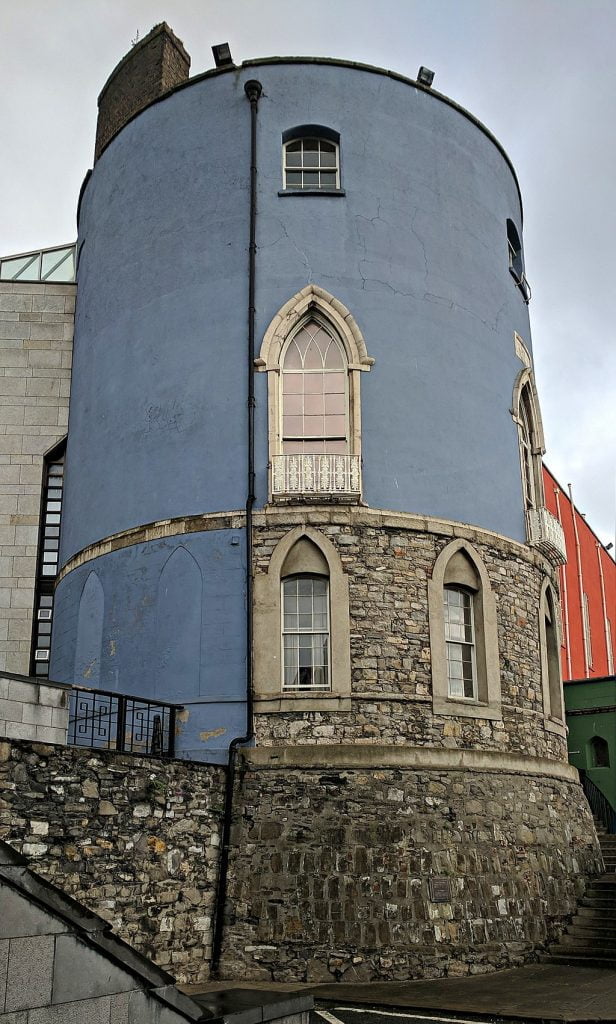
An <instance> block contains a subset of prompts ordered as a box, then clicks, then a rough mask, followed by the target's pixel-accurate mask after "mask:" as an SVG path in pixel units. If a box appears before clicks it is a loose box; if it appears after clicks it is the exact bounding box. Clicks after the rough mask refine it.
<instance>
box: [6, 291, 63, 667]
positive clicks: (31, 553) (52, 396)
mask: <svg viewBox="0 0 616 1024" xmlns="http://www.w3.org/2000/svg"><path fill="white" fill-rule="evenodd" d="M75 287H76V286H75V285H74V284H37V283H33V284H20V283H18V282H12V281H2V282H0V670H1V669H5V670H6V671H7V672H21V673H27V672H28V669H29V664H30V643H31V636H32V606H33V601H34V578H35V573H36V555H37V543H38V530H39V513H40V507H41V486H42V481H43V455H44V453H45V452H46V451H48V450H49V449H50V448H51V447H53V445H55V444H57V443H58V441H60V440H61V438H62V437H63V436H64V435H65V433H66V425H67V422H68V399H69V390H70V377H71V353H72V343H73V320H74V309H75Z"/></svg>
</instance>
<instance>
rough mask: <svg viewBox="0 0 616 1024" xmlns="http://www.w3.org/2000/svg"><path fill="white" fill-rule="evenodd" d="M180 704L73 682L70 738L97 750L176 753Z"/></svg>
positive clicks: (72, 742)
mask: <svg viewBox="0 0 616 1024" xmlns="http://www.w3.org/2000/svg"><path fill="white" fill-rule="evenodd" d="M178 709H179V706H178V705H177V704H163V703H162V702H160V701H156V700H144V699H143V698H142V697H131V696H128V695H127V694H124V693H113V692H110V691H109V690H89V689H87V688H86V687H81V686H73V687H72V689H71V702H70V712H69V720H68V742H69V743H70V744H73V745H74V746H77V747H92V748H93V749H95V750H117V751H120V752H122V751H124V752H128V753H130V754H141V755H142V756H146V757H173V756H174V753H175V717H176V711H177V710H178Z"/></svg>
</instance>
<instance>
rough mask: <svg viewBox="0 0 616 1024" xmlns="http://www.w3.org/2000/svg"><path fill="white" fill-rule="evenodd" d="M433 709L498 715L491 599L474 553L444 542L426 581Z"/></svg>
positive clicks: (456, 542)
mask: <svg viewBox="0 0 616 1024" xmlns="http://www.w3.org/2000/svg"><path fill="white" fill-rule="evenodd" d="M428 614H429V619H430V653H431V662H432V705H433V709H434V712H435V714H439V715H456V716H463V717H471V718H500V717H501V692H500V671H499V659H498V636H497V624H496V602H495V599H494V593H493V591H492V588H491V586H490V579H489V576H488V573H487V571H486V568H485V565H484V564H483V561H482V560H481V557H480V555H479V553H478V552H477V551H476V550H475V548H473V547H472V546H471V545H470V544H468V543H467V542H466V541H463V540H454V541H451V543H449V544H447V545H446V547H445V548H443V550H442V551H441V553H440V555H439V556H438V558H437V559H436V562H435V563H434V568H433V570H432V579H431V580H430V581H429V582H428Z"/></svg>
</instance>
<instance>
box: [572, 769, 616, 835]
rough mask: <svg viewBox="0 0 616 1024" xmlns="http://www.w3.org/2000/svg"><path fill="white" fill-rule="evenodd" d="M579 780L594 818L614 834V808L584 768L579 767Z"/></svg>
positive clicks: (615, 823) (615, 826) (615, 828)
mask: <svg viewBox="0 0 616 1024" xmlns="http://www.w3.org/2000/svg"><path fill="white" fill-rule="evenodd" d="M579 771H580V782H581V783H582V789H583V790H584V793H585V795H586V799H587V800H588V803H589V804H590V809H591V811H592V813H593V815H594V817H595V818H598V819H599V821H601V822H602V823H603V826H604V828H605V831H606V832H607V833H608V835H611V836H613V835H616V810H615V809H614V808H613V807H612V805H611V803H610V802H609V800H608V798H607V797H606V796H605V794H604V793H602V792H601V790H600V789H599V787H598V786H596V785H595V783H594V782H593V781H592V779H590V778H589V777H588V774H587V772H586V771H585V770H584V768H580V770H579Z"/></svg>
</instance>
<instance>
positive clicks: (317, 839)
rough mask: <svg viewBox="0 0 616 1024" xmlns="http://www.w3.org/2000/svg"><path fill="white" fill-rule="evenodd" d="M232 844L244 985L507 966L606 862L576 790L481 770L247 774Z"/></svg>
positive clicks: (232, 945) (232, 967)
mask: <svg viewBox="0 0 616 1024" xmlns="http://www.w3.org/2000/svg"><path fill="white" fill-rule="evenodd" d="M240 808H241V810H240ZM232 850H233V854H232V860H231V875H230V877H231V880H232V883H231V890H230V901H229V908H228V909H229V917H228V921H227V926H226V929H225V936H226V939H225V948H224V953H223V960H222V973H223V976H224V977H233V978H246V979H248V980H250V979H252V980H270V979H271V980H275V981H332V980H344V981H345V982H348V981H370V980H373V979H383V980H404V979H408V978H412V977H440V976H444V975H447V976H460V975H467V974H477V973H482V972H486V971H491V970H495V969H497V968H502V967H511V966H514V965H516V964H519V963H522V962H523V961H524V960H528V959H529V958H530V959H532V958H533V955H534V951H535V950H536V949H537V948H540V947H541V946H542V945H543V944H544V943H545V942H546V940H548V939H551V937H552V936H553V935H554V934H556V933H557V932H558V931H559V930H561V928H562V926H563V924H564V922H565V920H566V918H567V917H568V915H570V914H571V913H572V912H573V909H574V906H575V903H576V900H577V899H578V897H579V896H581V895H582V893H583V891H584V886H585V881H586V878H587V877H588V876H589V875H593V874H595V873H596V872H597V871H598V870H599V869H600V854H599V851H598V846H597V842H596V838H595V834H594V828H593V822H592V818H591V816H590V812H589V809H588V805H587V804H586V801H585V798H584V796H583V794H582V791H581V788H580V787H579V785H577V784H570V783H566V782H561V781H556V780H552V779H546V778H543V779H538V778H533V777H532V776H525V775H522V776H521V775H510V774H505V773H488V772H472V771H466V772H460V771H430V772H428V771H420V770H391V769H390V770H381V771H379V770H371V771H361V770H343V771H332V770H328V769H327V767H326V766H323V768H321V769H316V770H315V769H313V770H294V771H289V770H288V769H287V770H284V771H282V770H280V769H277V770H263V769H257V770H254V769H253V768H247V769H246V770H245V773H244V774H243V779H242V783H241V795H239V797H238V811H237V815H236V821H235V832H234V835H233V844H232ZM434 875H437V876H446V877H447V878H448V879H449V881H450V884H451V899H450V900H449V901H448V902H446V903H435V902H432V901H431V899H430V890H429V880H430V878H431V877H432V876H434Z"/></svg>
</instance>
